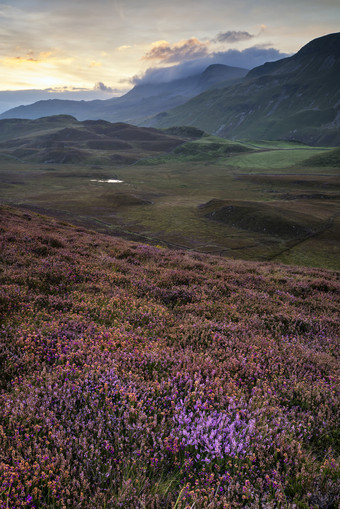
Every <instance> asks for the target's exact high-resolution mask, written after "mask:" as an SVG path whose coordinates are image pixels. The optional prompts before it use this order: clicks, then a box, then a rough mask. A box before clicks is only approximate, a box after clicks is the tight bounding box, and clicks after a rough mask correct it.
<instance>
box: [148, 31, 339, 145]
mask: <svg viewBox="0 0 340 509" xmlns="http://www.w3.org/2000/svg"><path fill="white" fill-rule="evenodd" d="M339 83H340V33H337V34H330V35H327V36H325V37H321V38H319V39H315V40H313V41H312V42H310V43H309V44H307V45H306V46H304V47H303V48H302V49H301V50H300V51H299V52H298V53H296V54H295V55H294V56H292V57H289V58H285V59H282V60H279V61H277V62H271V63H266V64H264V65H262V66H260V67H257V68H255V69H253V70H251V71H250V72H249V73H248V74H247V76H246V77H245V78H244V79H243V80H242V82H241V83H239V84H237V86H236V85H234V86H228V87H225V88H223V89H221V90H212V91H208V92H206V93H204V94H201V95H200V96H198V97H195V98H193V99H192V100H190V101H188V102H187V103H186V104H184V105H182V106H179V107H177V108H175V109H173V110H172V111H169V112H167V113H161V114H159V115H158V116H157V117H156V118H155V119H154V120H153V122H152V125H155V126H157V127H168V126H171V125H192V126H196V127H199V128H201V129H204V130H206V131H209V132H213V133H216V134H218V135H219V136H224V137H227V138H253V139H254V138H257V139H259V138H264V139H288V140H296V141H302V142H305V143H310V144H317V145H334V146H336V145H339V144H340V129H339V127H340V86H339Z"/></svg>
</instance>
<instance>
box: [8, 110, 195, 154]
mask: <svg viewBox="0 0 340 509" xmlns="http://www.w3.org/2000/svg"><path fill="white" fill-rule="evenodd" d="M202 135H203V132H202V131H199V130H197V129H194V128H187V129H186V130H183V129H181V130H180V131H176V132H172V130H169V131H168V132H166V131H164V132H163V131H158V130H157V129H153V128H145V127H136V126H133V125H130V124H125V123H114V124H113V123H110V122H107V121H105V120H85V121H83V122H79V121H78V120H76V119H75V118H74V117H71V116H68V115H59V116H51V117H43V118H40V119H36V120H28V119H3V120H0V159H5V160H19V161H22V162H34V163H48V164H58V163H82V164H115V163H117V164H130V163H134V162H135V161H137V160H138V159H141V158H145V157H150V156H154V155H159V154H163V153H164V152H169V151H171V150H173V149H174V148H176V147H177V146H178V145H181V144H182V143H184V142H185V141H187V140H188V139H195V138H196V139H197V138H200V137H201V136H202Z"/></svg>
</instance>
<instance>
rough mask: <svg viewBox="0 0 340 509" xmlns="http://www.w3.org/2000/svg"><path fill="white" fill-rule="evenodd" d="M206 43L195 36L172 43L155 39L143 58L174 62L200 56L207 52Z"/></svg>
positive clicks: (205, 54)
mask: <svg viewBox="0 0 340 509" xmlns="http://www.w3.org/2000/svg"><path fill="white" fill-rule="evenodd" d="M208 45H209V43H205V42H201V41H200V40H199V39H197V38H196V37H191V38H190V39H187V40H185V41H180V42H178V43H176V44H172V45H171V44H170V43H168V42H167V41H156V42H154V43H153V45H152V48H151V50H150V51H148V52H147V53H146V54H145V55H144V57H143V60H159V61H162V62H164V63H174V62H182V61H183V60H192V59H194V58H201V57H204V56H207V55H208V54H209V49H208Z"/></svg>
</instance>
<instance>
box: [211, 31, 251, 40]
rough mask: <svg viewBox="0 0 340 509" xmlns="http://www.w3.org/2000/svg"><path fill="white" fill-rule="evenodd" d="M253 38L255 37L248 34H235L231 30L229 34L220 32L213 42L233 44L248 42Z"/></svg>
mask: <svg viewBox="0 0 340 509" xmlns="http://www.w3.org/2000/svg"><path fill="white" fill-rule="evenodd" d="M253 37H255V35H252V34H250V33H249V32H236V31H234V30H233V31H229V32H220V33H219V34H217V36H216V38H215V39H214V40H215V41H216V42H228V43H234V42H240V41H248V40H249V39H253Z"/></svg>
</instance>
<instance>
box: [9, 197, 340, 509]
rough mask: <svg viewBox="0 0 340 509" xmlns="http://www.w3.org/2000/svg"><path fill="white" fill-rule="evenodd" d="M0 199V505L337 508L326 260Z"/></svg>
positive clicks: (332, 319) (334, 322)
mask: <svg viewBox="0 0 340 509" xmlns="http://www.w3.org/2000/svg"><path fill="white" fill-rule="evenodd" d="M0 210H1V216H0V219H1V221H0V228H1V237H0V239H1V240H0V249H1V250H0V281H1V290H0V314H1V317H2V319H1V325H0V327H1V329H0V332H1V333H0V337H1V340H0V341H1V343H0V346H1V349H0V355H1V365H2V368H1V370H0V382H1V393H0V415H1V417H0V422H1V426H0V450H1V455H0V507H2V508H4V509H5V508H11V509H17V508H21V507H26V508H65V509H66V508H69V507H78V508H89V507H96V508H99V507H103V508H104V507H105V508H117V507H124V508H131V509H132V508H133V509H137V508H139V509H142V508H155V509H156V508H161V507H162V508H177V509H179V508H182V509H184V508H188V509H189V508H197V509H198V508H230V509H231V508H233V509H234V508H251V509H253V508H259V509H260V508H266V509H280V508H281V509H283V508H285V509H293V508H294V509H296V508H299V509H307V508H309V509H326V508H327V509H336V507H337V500H338V499H337V496H338V493H339V488H340V486H339V482H338V481H339V428H338V423H339V414H338V411H339V398H338V396H339V391H338V389H339V384H338V363H337V355H338V353H339V344H338V339H339V335H338V332H339V330H338V314H337V313H338V311H339V295H340V293H339V274H338V273H334V272H330V271H326V270H320V269H311V268H310V269H302V268H297V267H288V266H280V265H276V264H273V263H251V262H244V261H232V260H229V261H228V260H225V259H223V258H220V257H212V256H208V255H202V254H201V255H200V254H190V253H188V252H184V251H170V250H168V249H161V248H159V247H156V246H148V245H145V244H139V243H132V242H128V241H125V240H122V239H121V238H113V237H109V236H104V235H99V234H98V233H95V232H90V231H87V230H85V229H83V228H79V227H74V226H71V225H69V224H67V223H64V222H61V221H59V220H56V219H51V218H46V217H42V216H38V215H36V214H34V213H31V212H27V211H26V212H25V211H20V210H14V209H10V208H7V207H2V208H1V209H0Z"/></svg>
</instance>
